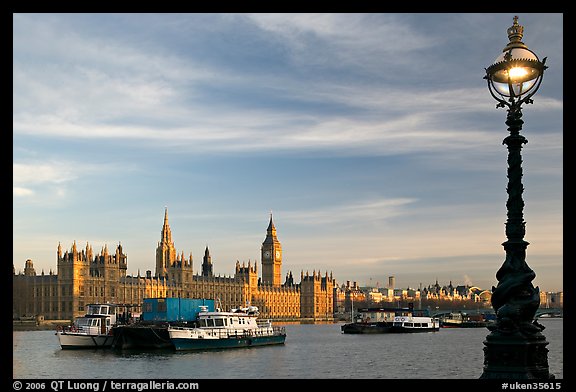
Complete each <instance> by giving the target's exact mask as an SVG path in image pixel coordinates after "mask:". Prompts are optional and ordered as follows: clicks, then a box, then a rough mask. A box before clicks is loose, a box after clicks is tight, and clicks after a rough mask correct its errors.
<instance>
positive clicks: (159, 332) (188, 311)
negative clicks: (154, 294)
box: [112, 298, 214, 349]
mask: <svg viewBox="0 0 576 392" xmlns="http://www.w3.org/2000/svg"><path fill="white" fill-rule="evenodd" d="M202 309H203V310H205V311H206V310H214V300H213V299H202V298H145V299H144V302H143V304H142V316H141V318H140V321H139V322H136V323H132V324H129V325H118V326H116V327H113V333H114V336H115V339H114V342H113V344H112V347H113V348H116V349H173V348H174V345H173V344H172V341H171V340H170V335H169V334H168V327H169V326H171V325H173V326H176V325H178V326H187V327H190V326H197V318H198V313H199V312H200V310H202Z"/></svg>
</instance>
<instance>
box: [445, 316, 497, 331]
mask: <svg viewBox="0 0 576 392" xmlns="http://www.w3.org/2000/svg"><path fill="white" fill-rule="evenodd" d="M490 324H491V321H488V320H487V319H486V318H485V316H484V315H482V314H466V313H462V312H452V313H448V314H446V315H444V316H443V317H440V327H442V328H483V327H487V326H488V325H490Z"/></svg>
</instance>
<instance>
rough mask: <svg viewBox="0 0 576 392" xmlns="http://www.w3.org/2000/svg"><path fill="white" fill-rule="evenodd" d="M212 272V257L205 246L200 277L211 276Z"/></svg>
mask: <svg viewBox="0 0 576 392" xmlns="http://www.w3.org/2000/svg"><path fill="white" fill-rule="evenodd" d="M213 275H214V272H213V271H212V257H211V256H210V251H209V250H208V245H206V250H204V259H203V260H202V276H213Z"/></svg>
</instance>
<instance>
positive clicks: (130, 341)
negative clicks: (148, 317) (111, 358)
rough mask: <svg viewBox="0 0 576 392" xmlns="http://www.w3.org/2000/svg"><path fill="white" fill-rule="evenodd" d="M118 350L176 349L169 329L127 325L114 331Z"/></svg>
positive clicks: (115, 345) (114, 344)
mask: <svg viewBox="0 0 576 392" xmlns="http://www.w3.org/2000/svg"><path fill="white" fill-rule="evenodd" d="M113 330H114V335H115V336H116V339H115V340H114V343H113V348H117V349H136V348H138V349H165V348H172V349H173V348H174V345H173V344H172V342H171V341H170V335H169V334H168V327H167V326H161V325H146V326H142V325H125V326H120V327H116V328H114V329H113Z"/></svg>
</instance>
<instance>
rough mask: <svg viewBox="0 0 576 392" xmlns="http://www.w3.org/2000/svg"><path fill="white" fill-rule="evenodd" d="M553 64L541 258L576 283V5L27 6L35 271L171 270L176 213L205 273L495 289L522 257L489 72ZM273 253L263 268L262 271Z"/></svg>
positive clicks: (22, 202)
mask: <svg viewBox="0 0 576 392" xmlns="http://www.w3.org/2000/svg"><path fill="white" fill-rule="evenodd" d="M514 15H518V17H519V19H518V22H519V24H520V25H522V26H524V38H523V42H524V43H525V44H526V45H527V46H528V47H529V48H530V49H531V50H533V51H534V52H536V54H537V55H538V56H539V57H540V58H541V59H542V58H543V57H546V58H547V60H546V65H547V66H548V67H549V68H548V69H547V70H546V72H545V75H544V79H543V82H542V85H541V87H540V90H539V91H538V93H537V94H536V95H535V96H534V97H533V99H534V103H533V104H531V105H525V106H524V107H523V120H524V125H523V129H522V132H521V133H522V134H523V135H524V136H525V137H526V138H527V139H528V143H527V144H526V145H524V148H523V149H522V159H523V163H522V168H523V179H522V182H523V185H524V193H523V199H524V202H525V207H524V220H525V221H526V236H525V240H526V241H528V242H529V243H530V245H529V246H528V249H527V256H526V262H527V263H528V265H529V266H530V268H532V269H533V270H534V272H535V273H536V278H535V279H534V280H533V282H532V283H533V284H534V285H535V286H538V287H540V290H542V291H562V290H563V197H562V195H563V14H561V13H560V14H553V13H531V14H530V13H527V14H522V13H518V14H512V13H511V14H508V13H495V14H493V13H462V14H459V13H432V14H428V13H381V14H378V13H369V14H362V13H337V14H323V13H315V14H305V13H297V14H287V13H272V14H266V13H257V14H249V13H232V14H220V13H174V14H168V13H148V14H140V13H121V14H112V13H79V14H75V13H62V14H59V13H41V14H33V13H15V14H13V93H12V94H13V112H12V113H13V114H12V118H13V148H12V152H13V265H14V268H15V270H16V272H17V273H18V272H19V271H21V270H23V268H24V264H25V261H26V260H27V259H31V260H32V261H33V263H34V267H35V270H36V272H37V273H41V272H42V271H44V273H49V271H50V270H52V271H53V272H54V273H56V272H57V269H56V266H57V256H56V252H57V247H58V244H59V243H60V244H62V247H63V248H64V249H65V250H69V249H71V247H72V244H73V243H74V242H76V244H77V245H78V246H79V247H80V248H81V249H83V248H85V246H86V243H89V244H90V245H91V246H92V248H93V249H94V251H95V252H96V253H98V252H100V251H101V250H102V248H103V247H104V246H107V247H108V249H109V250H110V251H114V249H115V248H116V246H117V245H118V244H119V243H120V244H122V247H123V250H124V252H125V253H126V254H127V256H128V274H131V275H136V274H138V273H140V274H142V275H144V274H145V271H146V270H151V271H152V273H153V274H154V270H155V252H156V247H157V245H158V242H159V241H160V238H161V237H160V234H161V230H162V224H163V220H164V212H165V209H167V211H168V216H169V223H170V227H171V230H172V238H173V240H174V245H175V247H176V251H177V253H178V254H182V253H183V254H184V255H185V257H188V256H189V255H190V254H192V257H193V266H194V270H195V271H196V272H200V270H201V264H202V256H203V255H204V249H205V247H206V246H208V248H209V249H210V254H211V256H212V262H213V265H214V267H213V268H214V273H215V274H217V275H221V276H233V274H234V266H235V264H236V261H240V263H243V262H244V263H248V262H249V261H250V262H251V263H254V262H257V263H258V264H259V267H261V264H260V247H261V245H262V242H263V241H264V239H265V237H266V228H267V227H268V222H269V219H270V214H272V217H273V220H274V224H275V226H276V229H277V233H278V239H279V241H280V242H281V244H282V249H283V261H282V275H283V276H285V275H286V273H288V272H290V271H292V273H293V274H294V276H295V277H296V281H297V282H299V276H300V273H301V272H302V271H303V272H304V273H306V272H309V273H312V272H313V271H316V272H318V271H320V272H321V273H322V274H323V275H324V274H325V273H326V272H328V273H329V274H332V276H333V277H334V278H335V279H336V281H337V283H338V284H342V283H345V282H346V281H350V282H357V283H358V284H359V285H361V286H378V287H384V286H386V284H387V282H388V277H389V276H394V277H395V280H396V286H397V287H402V288H408V287H410V288H418V287H419V285H420V284H422V286H423V287H426V286H428V285H431V284H434V283H435V282H436V281H438V282H439V283H440V284H442V285H446V284H448V283H450V282H452V283H453V284H454V285H457V284H469V285H474V286H478V287H481V288H483V289H491V288H492V286H496V285H497V284H498V281H497V279H496V276H495V275H496V271H497V270H498V269H499V268H500V266H501V265H502V263H503V262H504V259H505V252H504V249H503V247H502V243H503V242H504V241H506V235H505V222H506V212H507V211H506V200H507V197H508V196H507V193H506V186H507V181H508V180H507V177H506V171H507V154H508V152H507V149H506V146H505V145H503V144H502V140H503V139H504V138H505V137H506V136H507V135H508V131H507V126H506V124H505V120H506V110H505V109H503V108H496V103H497V102H496V101H495V100H494V99H493V98H492V97H491V96H490V93H489V91H488V88H487V84H486V81H485V80H484V79H483V76H484V75H485V68H486V67H488V66H489V65H491V64H492V62H493V61H494V60H495V59H496V58H497V57H498V56H499V54H500V53H501V52H502V49H503V48H504V47H505V46H506V44H507V43H508V37H507V33H506V30H507V28H508V27H510V26H511V25H512V22H513V17H514ZM260 270H261V268H259V271H260Z"/></svg>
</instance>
